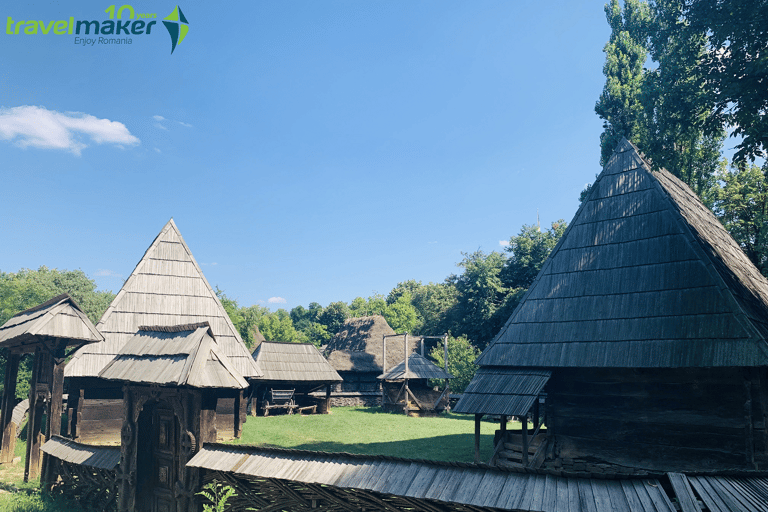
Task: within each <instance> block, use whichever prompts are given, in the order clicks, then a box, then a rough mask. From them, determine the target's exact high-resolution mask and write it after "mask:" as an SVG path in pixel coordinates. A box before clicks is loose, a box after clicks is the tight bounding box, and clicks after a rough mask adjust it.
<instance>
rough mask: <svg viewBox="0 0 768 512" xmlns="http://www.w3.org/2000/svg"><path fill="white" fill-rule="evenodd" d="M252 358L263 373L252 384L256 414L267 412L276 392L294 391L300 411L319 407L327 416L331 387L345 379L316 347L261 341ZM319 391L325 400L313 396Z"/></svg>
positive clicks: (253, 405)
mask: <svg viewBox="0 0 768 512" xmlns="http://www.w3.org/2000/svg"><path fill="white" fill-rule="evenodd" d="M253 358H254V359H255V360H256V364H258V366H259V368H260V369H261V371H262V376H261V377H258V378H255V379H251V380H250V383H251V389H252V394H251V396H252V397H253V398H252V405H251V407H252V409H253V410H260V411H262V412H264V411H265V410H266V411H268V410H269V409H264V408H265V407H269V405H270V404H269V403H268V402H270V398H271V392H272V391H273V390H291V391H292V392H293V397H294V398H293V399H294V405H295V406H296V408H297V409H302V408H309V407H314V408H317V406H319V409H320V412H328V408H329V401H330V398H329V397H330V391H331V386H332V385H334V384H336V383H339V382H341V381H342V379H341V377H340V376H339V374H338V373H336V370H334V369H333V366H331V365H330V363H329V362H328V361H327V360H326V359H325V358H324V357H323V355H322V354H321V353H320V352H319V351H318V350H317V348H315V346H314V345H312V344H311V343H277V342H272V341H262V342H261V343H259V345H258V346H257V347H256V350H254V351H253ZM317 391H322V394H321V396H322V398H319V397H318V398H315V397H313V396H312V395H310V393H313V392H317ZM272 405H274V403H273V404H272ZM288 412H293V411H292V410H291V409H289V410H288Z"/></svg>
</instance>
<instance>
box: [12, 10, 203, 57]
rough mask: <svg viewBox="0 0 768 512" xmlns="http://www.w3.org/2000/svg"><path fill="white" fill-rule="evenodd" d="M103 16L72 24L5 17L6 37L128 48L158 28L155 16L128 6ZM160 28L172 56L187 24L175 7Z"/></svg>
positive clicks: (184, 32)
mask: <svg viewBox="0 0 768 512" xmlns="http://www.w3.org/2000/svg"><path fill="white" fill-rule="evenodd" d="M104 12H105V13H107V15H108V16H109V17H108V18H107V19H104V20H102V21H99V20H78V21H75V17H74V16H70V17H69V19H68V20H50V21H39V20H14V19H13V17H11V16H8V19H7V21H6V23H5V33H6V34H8V35H22V34H23V35H35V34H42V35H50V34H53V35H57V36H61V35H70V36H71V35H74V36H75V38H74V41H75V44H77V45H82V46H94V45H96V44H114V45H128V44H133V37H132V36H149V35H152V33H153V32H152V29H153V28H154V27H155V25H157V14H155V13H137V12H136V10H135V9H134V8H133V6H130V5H123V6H122V7H120V8H119V9H116V8H115V6H114V5H110V6H109V7H107V8H106V9H105V10H104ZM166 12H167V11H166ZM123 18H126V19H123ZM163 24H164V25H165V28H166V29H168V33H169V34H170V36H171V53H173V52H174V50H175V49H176V46H177V45H178V44H179V43H181V42H182V41H183V40H184V38H185V37H186V35H187V32H189V22H188V21H187V18H186V17H185V16H184V13H182V12H181V9H180V8H179V6H178V5H177V6H176V7H175V8H174V10H173V12H171V14H169V15H168V16H166V17H165V18H163ZM156 32H157V31H156V30H155V33H156ZM87 36H93V37H87ZM104 36H111V37H104ZM124 36H127V37H124Z"/></svg>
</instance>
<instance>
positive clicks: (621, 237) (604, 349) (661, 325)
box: [478, 141, 768, 368]
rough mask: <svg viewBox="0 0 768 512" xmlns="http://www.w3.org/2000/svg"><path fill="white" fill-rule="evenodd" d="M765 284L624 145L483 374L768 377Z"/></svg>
mask: <svg viewBox="0 0 768 512" xmlns="http://www.w3.org/2000/svg"><path fill="white" fill-rule="evenodd" d="M767 318H768V281H766V279H765V278H764V277H763V276H762V275H761V274H760V272H759V271H758V270H757V269H756V268H755V267H754V265H753V264H752V263H751V262H750V261H749V259H748V258H747V257H746V256H745V255H744V253H743V252H742V251H741V250H740V249H739V246H738V244H736V242H735V241H734V240H733V238H731V237H730V235H729V234H728V233H727V232H726V231H725V229H724V228H723V226H722V225H721V224H720V223H719V221H718V220H717V219H716V218H715V216H714V215H713V214H712V212H711V211H710V210H709V209H708V208H706V207H705V206H704V205H703V204H702V203H701V201H699V199H698V198H697V197H696V195H695V194H694V193H693V192H692V191H691V190H690V189H689V188H688V187H687V186H686V185H685V184H683V183H682V182H680V181H679V180H678V179H677V178H675V177H674V176H672V175H671V174H669V173H668V172H666V171H664V170H660V171H651V170H650V166H649V164H648V163H647V162H645V161H644V160H643V159H642V157H641V156H640V155H639V153H638V151H637V149H636V148H635V147H634V146H632V145H631V144H630V143H629V142H627V141H623V142H622V143H621V144H620V145H619V147H618V148H617V150H616V152H615V153H614V155H613V156H612V157H611V159H610V161H609V162H608V164H607V165H606V167H605V169H604V171H603V172H602V173H601V174H600V176H599V177H598V179H597V181H596V182H595V184H594V186H593V188H592V192H591V193H590V195H589V197H588V199H587V201H586V202H585V204H584V206H583V207H582V208H580V209H579V210H578V212H577V213H576V215H575V217H574V219H573V221H572V222H571V224H570V225H569V226H568V228H567V230H566V231H565V233H564V235H563V237H562V238H561V240H560V242H559V243H558V245H557V246H556V247H555V248H554V249H553V251H552V253H551V254H550V256H549V258H548V260H547V261H546V262H545V264H544V265H543V267H542V269H541V272H540V273H539V275H538V276H537V277H536V279H535V280H534V282H533V283H532V285H531V287H530V288H529V290H528V292H527V293H526V295H525V297H524V298H523V300H522V301H521V303H520V305H519V306H518V307H517V309H516V310H515V311H514V313H513V314H512V315H511V317H510V319H509V321H508V322H507V323H506V324H505V326H504V327H503V329H502V330H501V332H500V333H499V334H498V336H497V337H496V338H495V340H494V341H493V343H492V344H491V346H489V348H488V349H487V350H486V351H485V352H484V353H483V354H482V355H481V356H480V358H478V364H480V365H481V366H526V367H531V366H538V367H625V368H628V367H634V368H648V367H650V368H663V367H667V368H675V367H712V366H722V367H728V366H730V367H736V366H765V365H768V354H767V353H766V351H765V349H764V345H765V343H766V340H768V321H767V320H766V319H767Z"/></svg>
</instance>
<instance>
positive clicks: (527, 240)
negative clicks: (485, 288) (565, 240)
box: [501, 219, 568, 289]
mask: <svg viewBox="0 0 768 512" xmlns="http://www.w3.org/2000/svg"><path fill="white" fill-rule="evenodd" d="M567 227H568V224H567V223H566V222H565V221H564V220H563V219H560V220H557V221H555V222H553V223H552V225H551V227H550V228H549V229H546V230H544V231H541V229H540V228H539V227H538V226H534V225H523V227H522V228H520V233H519V234H517V235H516V236H513V237H511V238H510V239H509V245H508V246H507V247H506V249H505V250H506V251H507V252H508V253H510V256H509V258H508V259H507V261H506V262H505V264H504V270H503V271H502V274H501V275H502V279H503V284H504V286H505V287H507V288H509V289H515V288H524V289H527V288H528V287H529V286H531V283H533V280H534V279H535V278H536V276H537V275H538V274H539V271H540V270H541V267H542V265H544V262H545V261H546V259H547V257H548V256H549V253H550V252H552V249H554V248H555V246H556V245H557V242H559V241H560V238H561V237H562V236H563V233H565V229H566V228H567Z"/></svg>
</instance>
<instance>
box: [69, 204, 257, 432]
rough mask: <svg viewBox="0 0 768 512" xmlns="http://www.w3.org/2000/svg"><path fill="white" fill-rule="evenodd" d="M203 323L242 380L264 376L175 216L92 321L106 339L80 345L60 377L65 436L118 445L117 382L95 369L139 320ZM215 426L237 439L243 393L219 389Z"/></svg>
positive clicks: (134, 329) (119, 391) (242, 418)
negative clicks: (67, 423)
mask: <svg viewBox="0 0 768 512" xmlns="http://www.w3.org/2000/svg"><path fill="white" fill-rule="evenodd" d="M203 321H207V322H208V323H209V324H210V325H211V329H212V331H213V333H214V335H215V336H216V339H217V341H218V343H219V345H220V346H221V347H222V350H223V351H224V353H225V354H226V355H227V357H228V358H229V360H230V361H231V362H232V364H233V365H234V367H235V369H236V370H237V371H238V372H240V374H241V375H242V376H243V377H245V378H250V377H258V376H259V375H261V372H260V371H259V368H258V366H257V365H256V363H255V361H254V360H253V358H252V357H251V353H250V351H249V350H248V349H247V348H246V346H245V344H244V343H243V340H242V339H241V337H240V334H239V333H238V331H237V329H236V328H235V327H234V325H232V322H231V320H230V319H229V316H228V315H227V313H226V311H225V310H224V307H223V306H222V305H221V302H220V301H219V299H218V297H216V293H215V292H214V290H213V288H211V285H210V284H208V281H207V280H206V279H205V276H204V275H203V272H202V270H201V269H200V266H199V265H198V264H197V261H195V258H194V256H193V255H192V252H191V251H190V250H189V247H188V246H187V244H186V243H185V242H184V239H183V238H182V236H181V233H180V232H179V230H178V228H177V227H176V224H175V223H174V221H173V219H171V220H170V221H168V223H167V224H166V225H165V226H164V227H163V229H162V230H161V231H160V234H159V235H157V237H156V238H155V240H154V241H153V242H152V244H151V245H150V246H149V248H148V249H147V251H146V252H145V253H144V256H143V257H142V258H141V261H139V263H138V265H136V268H135V269H134V270H133V272H132V273H131V275H130V276H129V277H128V279H127V280H126V281H125V284H123V287H122V289H121V290H120V292H119V293H118V294H117V296H115V299H114V300H113V301H112V304H110V306H109V308H108V309H107V311H106V312H105V313H104V315H103V316H102V317H101V320H100V321H99V323H98V324H97V325H96V327H97V328H98V329H99V331H100V332H101V333H102V334H103V335H104V338H105V339H104V341H103V342H101V343H95V344H93V345H91V346H86V347H83V348H82V349H80V350H78V351H77V352H76V353H75V355H74V357H73V358H72V360H71V361H70V362H69V363H68V364H67V367H66V370H65V377H66V378H67V385H68V392H69V397H70V399H69V404H70V405H69V412H70V418H72V419H73V422H72V426H71V429H70V432H69V434H70V436H72V437H73V438H74V439H75V440H78V441H81V442H85V443H118V442H119V441H120V428H121V425H122V420H123V418H122V416H121V415H122V387H121V385H120V384H119V383H108V382H105V381H104V380H102V379H99V378H98V374H99V372H100V371H101V370H102V369H103V368H104V367H105V366H106V365H107V364H108V363H109V362H110V361H112V359H113V358H114V357H115V356H116V355H117V353H118V352H119V351H120V349H121V348H122V347H123V345H125V343H126V342H127V341H128V340H129V339H131V338H132V337H133V336H134V335H135V334H136V332H137V331H138V329H139V326H140V325H160V326H162V325H180V324H193V323H198V322H203ZM221 393H222V396H220V397H219V400H218V401H217V404H218V405H217V415H216V418H217V422H218V425H217V428H218V432H219V435H220V436H222V437H224V438H232V437H236V436H239V428H240V426H241V425H242V424H243V423H244V422H245V416H246V411H245V406H246V400H245V397H244V395H243V393H242V392H240V391H236V390H229V389H228V390H222V392H221Z"/></svg>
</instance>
